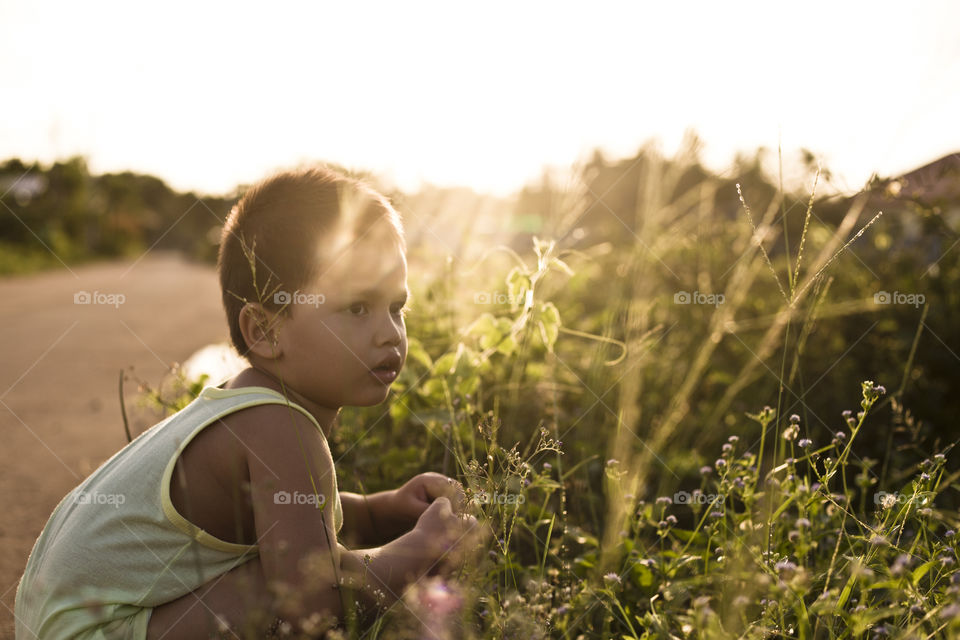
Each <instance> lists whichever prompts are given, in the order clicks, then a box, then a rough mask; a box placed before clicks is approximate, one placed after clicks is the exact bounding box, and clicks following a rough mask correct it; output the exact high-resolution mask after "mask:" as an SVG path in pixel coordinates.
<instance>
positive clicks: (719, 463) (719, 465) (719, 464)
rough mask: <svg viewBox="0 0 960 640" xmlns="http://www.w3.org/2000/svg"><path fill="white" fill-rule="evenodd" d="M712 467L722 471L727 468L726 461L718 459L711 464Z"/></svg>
mask: <svg viewBox="0 0 960 640" xmlns="http://www.w3.org/2000/svg"><path fill="white" fill-rule="evenodd" d="M713 466H715V467H716V468H717V469H722V468H724V467H725V466H727V461H726V460H724V459H723V458H718V459H717V460H716V462H714V463H713Z"/></svg>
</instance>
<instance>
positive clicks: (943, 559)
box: [940, 556, 955, 567]
mask: <svg viewBox="0 0 960 640" xmlns="http://www.w3.org/2000/svg"><path fill="white" fill-rule="evenodd" d="M954 562H955V561H954V559H953V558H951V557H950V556H940V564H942V565H943V566H945V567H951V566H953V563H954Z"/></svg>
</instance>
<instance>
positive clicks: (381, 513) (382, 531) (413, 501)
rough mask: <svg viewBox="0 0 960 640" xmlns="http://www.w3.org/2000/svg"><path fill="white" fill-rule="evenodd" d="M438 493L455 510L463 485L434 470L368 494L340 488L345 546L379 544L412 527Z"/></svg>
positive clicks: (462, 502)
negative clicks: (399, 485)
mask: <svg viewBox="0 0 960 640" xmlns="http://www.w3.org/2000/svg"><path fill="white" fill-rule="evenodd" d="M441 496H444V497H446V498H447V499H449V500H450V502H451V506H452V508H453V510H454V512H456V513H459V512H460V511H461V510H462V508H463V504H464V492H463V487H462V486H461V485H460V483H459V482H457V481H456V480H454V479H453V478H448V477H447V476H444V475H443V474H440V473H435V472H427V473H421V474H419V475H416V476H414V477H413V478H411V479H410V480H409V481H407V482H406V483H405V484H404V485H403V486H401V487H399V488H397V489H391V490H388V491H379V492H377V493H373V494H369V495H361V494H357V493H350V492H346V491H341V492H340V500H341V503H342V505H343V534H344V537H345V539H346V541H347V544H348V546H378V545H381V544H385V543H387V542H389V541H390V540H393V539H394V538H397V537H398V536H400V535H402V534H404V533H406V532H408V531H410V530H411V529H413V527H414V525H416V523H417V520H418V519H419V518H420V515H421V514H422V513H423V512H424V511H426V509H427V507H429V506H430V504H431V503H432V502H433V501H434V500H435V499H436V498H439V497H441Z"/></svg>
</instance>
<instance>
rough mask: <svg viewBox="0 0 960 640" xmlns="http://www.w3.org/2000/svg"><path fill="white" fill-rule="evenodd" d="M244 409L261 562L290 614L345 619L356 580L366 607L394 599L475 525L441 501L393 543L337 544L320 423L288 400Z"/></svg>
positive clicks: (281, 608)
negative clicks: (369, 545) (368, 546)
mask: <svg viewBox="0 0 960 640" xmlns="http://www.w3.org/2000/svg"><path fill="white" fill-rule="evenodd" d="M242 414H246V415H244V417H243V420H242V421H241V424H239V425H238V426H237V428H235V429H234V431H235V433H237V434H238V437H240V438H241V439H242V440H243V442H244V444H245V445H246V451H247V466H248V469H249V473H250V491H251V499H252V503H253V510H254V519H255V525H256V530H257V544H258V545H259V549H260V561H261V565H262V566H263V571H264V576H265V579H266V581H267V583H268V584H273V585H279V586H280V593H279V597H278V599H277V602H276V607H275V609H276V613H277V614H278V615H280V616H281V617H284V618H285V619H289V620H292V621H294V620H297V619H299V618H301V617H306V616H309V615H310V614H311V613H313V612H320V613H324V612H327V613H329V614H332V615H334V616H337V617H338V618H339V619H341V620H342V619H343V607H344V605H347V606H349V607H352V603H351V602H349V601H348V600H347V598H348V597H349V596H347V595H346V594H347V593H348V591H347V590H345V589H341V588H338V583H345V584H344V586H350V583H351V582H352V586H353V588H354V589H353V590H352V593H353V597H356V598H357V599H358V600H360V602H361V603H362V604H364V605H373V604H375V603H376V604H390V603H392V602H393V601H394V600H396V599H397V598H399V597H400V596H401V594H402V592H403V590H404V588H405V587H406V585H408V584H409V583H410V582H413V581H415V580H417V579H418V578H420V577H421V576H423V575H425V574H426V573H428V572H430V571H435V570H436V569H437V568H438V567H439V566H440V562H441V560H442V558H443V557H444V555H445V554H446V553H447V551H448V549H450V548H453V547H456V544H457V541H458V540H460V539H461V538H463V535H464V531H463V529H464V528H466V529H469V528H470V527H472V526H473V525H474V524H475V522H476V521H475V520H473V521H470V520H460V519H459V518H457V517H456V516H455V515H454V514H453V512H452V510H451V509H450V503H449V501H442V503H441V502H438V504H437V505H436V506H434V507H432V508H431V509H429V510H428V512H425V513H424V514H423V516H422V517H421V519H420V520H421V521H422V522H423V526H420V524H421V523H420V522H418V523H417V524H418V526H417V527H415V528H414V529H413V530H412V531H409V532H408V533H406V534H404V535H402V536H400V537H399V538H397V539H396V540H395V541H393V542H391V543H390V544H387V545H384V546H382V547H377V548H372V549H359V550H355V551H351V550H348V549H346V548H344V547H343V546H341V545H339V544H338V541H337V532H336V530H335V527H334V522H333V502H332V501H331V500H329V499H327V497H328V496H331V495H332V492H333V473H334V469H333V460H332V458H331V456H330V451H329V449H328V448H327V445H326V440H325V439H324V438H323V436H322V434H320V433H319V432H318V431H317V428H316V426H315V425H314V424H313V423H312V422H310V420H309V419H307V418H306V417H305V416H303V414H301V413H300V412H299V411H296V410H290V409H289V408H288V407H285V406H282V405H264V406H258V407H253V408H251V409H249V410H245V411H243V412H241V413H239V414H236V415H237V416H240V415H242ZM314 496H316V497H315V498H314ZM321 497H322V498H321ZM311 498H312V499H311ZM321 499H322V500H323V504H324V505H326V506H325V508H324V509H322V510H321V509H319V508H317V507H318V506H319V504H320V502H319V501H320V500H321ZM341 500H342V498H341Z"/></svg>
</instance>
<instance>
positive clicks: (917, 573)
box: [910, 560, 936, 586]
mask: <svg viewBox="0 0 960 640" xmlns="http://www.w3.org/2000/svg"><path fill="white" fill-rule="evenodd" d="M935 562H936V560H930V561H928V562H924V563H923V564H922V565H920V566H919V567H917V568H916V569H914V570H913V573H912V574H911V575H910V582H912V583H913V586H917V583H918V582H920V578H922V577H923V576H925V575H926V574H927V572H928V571H930V569H931V568H932V567H933V565H934V563H935Z"/></svg>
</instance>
